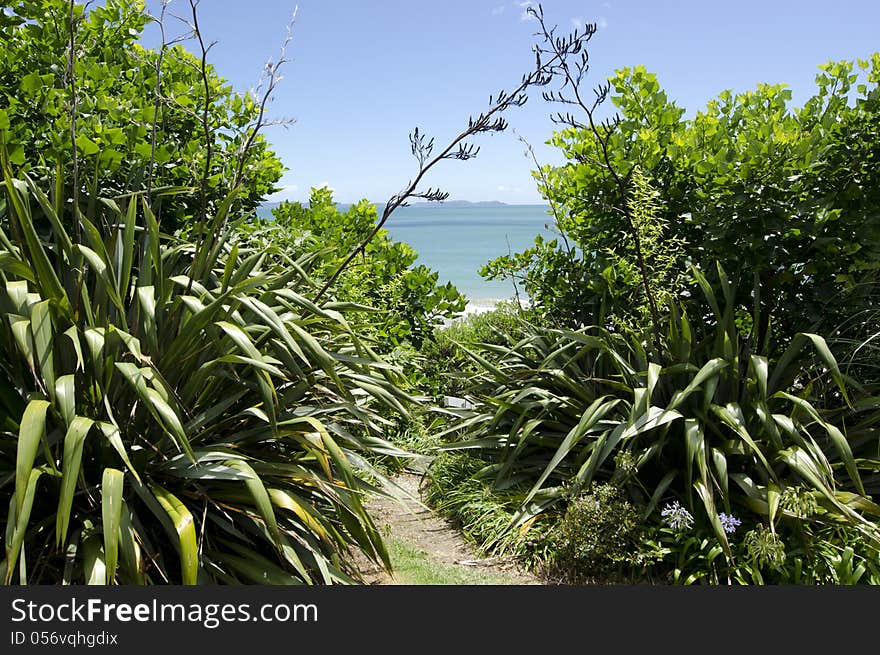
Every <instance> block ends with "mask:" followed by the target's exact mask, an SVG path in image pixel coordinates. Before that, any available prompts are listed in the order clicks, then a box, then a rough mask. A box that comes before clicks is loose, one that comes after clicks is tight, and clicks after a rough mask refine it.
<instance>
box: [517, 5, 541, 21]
mask: <svg viewBox="0 0 880 655" xmlns="http://www.w3.org/2000/svg"><path fill="white" fill-rule="evenodd" d="M516 4H518V5H519V7H520V9H522V13H520V15H519V19H520V20H522V21H526V20H535V17H534V16H532V15H531V14H530V13H529V7H533V8H537V6H538V5H537V4H535V3H534V2H532V0H526V1H525V2H517V3H516Z"/></svg>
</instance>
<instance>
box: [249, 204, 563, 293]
mask: <svg viewBox="0 0 880 655" xmlns="http://www.w3.org/2000/svg"><path fill="white" fill-rule="evenodd" d="M269 209H270V207H269V206H265V207H262V208H261V209H260V212H259V213H260V214H261V215H268V214H269ZM341 209H345V207H341ZM379 209H380V211H381V209H382V208H381V207H380V208H379ZM551 226H552V217H551V216H550V215H549V214H548V208H547V206H545V205H504V204H494V203H473V204H461V205H460V204H456V203H451V204H447V203H442V204H435V203H430V204H429V203H424V204H417V205H412V206H409V207H401V208H400V209H398V210H397V211H395V212H394V213H393V214H392V215H391V218H389V219H388V222H387V223H386V224H385V227H386V229H387V230H388V231H389V232H390V233H391V236H392V238H393V239H394V240H395V241H404V242H406V243H408V244H409V245H410V246H412V247H413V248H414V249H415V250H416V252H418V254H419V258H418V260H417V262H416V263H419V264H425V265H426V266H428V267H430V268H432V269H433V270H435V271H437V272H438V274H439V280H438V281H439V282H440V283H441V284H445V283H446V282H447V281H449V282H452V283H453V284H454V285H455V286H456V287H457V288H458V290H459V291H460V292H461V293H463V294H464V295H465V296H467V298H468V301H469V303H470V309H477V310H479V309H484V308H487V307H490V306H492V305H494V304H495V302H497V301H498V300H503V299H508V298H513V297H514V295H515V294H514V289H513V285H512V283H511V282H510V281H509V280H493V281H488V280H485V279H483V278H482V277H480V275H479V270H480V268H481V267H482V266H483V265H484V264H486V262H488V261H489V260H490V259H494V258H495V257H498V256H500V255H505V254H507V253H508V252H520V251H522V250H524V249H525V248H528V247H529V246H530V245H531V244H532V243H533V242H534V239H535V236H536V235H538V234H541V235H543V236H544V237H545V238H552V237H553V236H554V233H553V232H552V231H551V229H550V227H551ZM520 293H521V295H522V290H521V289H520ZM522 297H523V298H524V296H522Z"/></svg>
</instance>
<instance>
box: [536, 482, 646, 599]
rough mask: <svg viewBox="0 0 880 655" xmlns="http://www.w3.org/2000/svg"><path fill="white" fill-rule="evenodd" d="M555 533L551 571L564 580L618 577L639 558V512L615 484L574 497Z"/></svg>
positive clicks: (615, 579) (599, 487) (596, 488)
mask: <svg viewBox="0 0 880 655" xmlns="http://www.w3.org/2000/svg"><path fill="white" fill-rule="evenodd" d="M554 534H555V537H554V541H555V545H556V553H555V558H554V562H553V564H554V571H555V573H556V574H557V575H559V576H560V577H561V578H562V579H563V580H565V581H567V582H573V583H583V582H619V581H622V580H624V579H626V578H627V577H628V576H627V575H626V569H628V568H629V567H630V566H631V565H632V564H634V563H636V562H637V561H638V559H639V558H638V553H639V549H640V539H639V538H640V536H641V521H640V517H639V513H638V511H637V510H636V508H635V506H634V505H633V504H632V503H631V502H629V501H628V500H627V499H626V498H625V497H624V496H623V494H622V493H621V491H620V489H619V488H617V487H615V486H614V485H610V484H600V485H594V486H593V487H591V488H590V489H587V490H584V491H582V492H581V493H580V494H579V495H578V496H577V497H575V498H573V499H572V500H571V501H570V502H569V504H568V507H567V508H566V510H565V515H564V516H563V517H562V519H561V520H560V521H559V524H558V525H557V526H556V528H555V531H554Z"/></svg>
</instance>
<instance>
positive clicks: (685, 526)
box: [660, 500, 694, 532]
mask: <svg viewBox="0 0 880 655" xmlns="http://www.w3.org/2000/svg"><path fill="white" fill-rule="evenodd" d="M660 516H661V517H663V520H664V521H665V522H666V525H668V526H669V527H670V528H672V529H673V530H675V531H676V532H680V531H682V530H689V529H690V528H691V526H692V525H693V524H694V517H693V516H691V513H690V512H689V511H687V509H685V508H684V507H682V506H681V503H679V502H678V501H677V500H673V501H672V502H671V503H667V504H666V506H665V507H664V508H663V509H662V510H661V512H660Z"/></svg>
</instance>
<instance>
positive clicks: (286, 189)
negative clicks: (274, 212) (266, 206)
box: [267, 184, 299, 202]
mask: <svg viewBox="0 0 880 655" xmlns="http://www.w3.org/2000/svg"><path fill="white" fill-rule="evenodd" d="M297 191H299V185H298V184H287V185H285V186H283V187H281V188H280V189H279V190H278V191H276V192H275V193H273V194H272V195H270V196H269V197H268V198H267V200H268V201H269V202H283V201H284V200H291V199H293V197H294V196H295V195H296V192H297Z"/></svg>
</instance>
